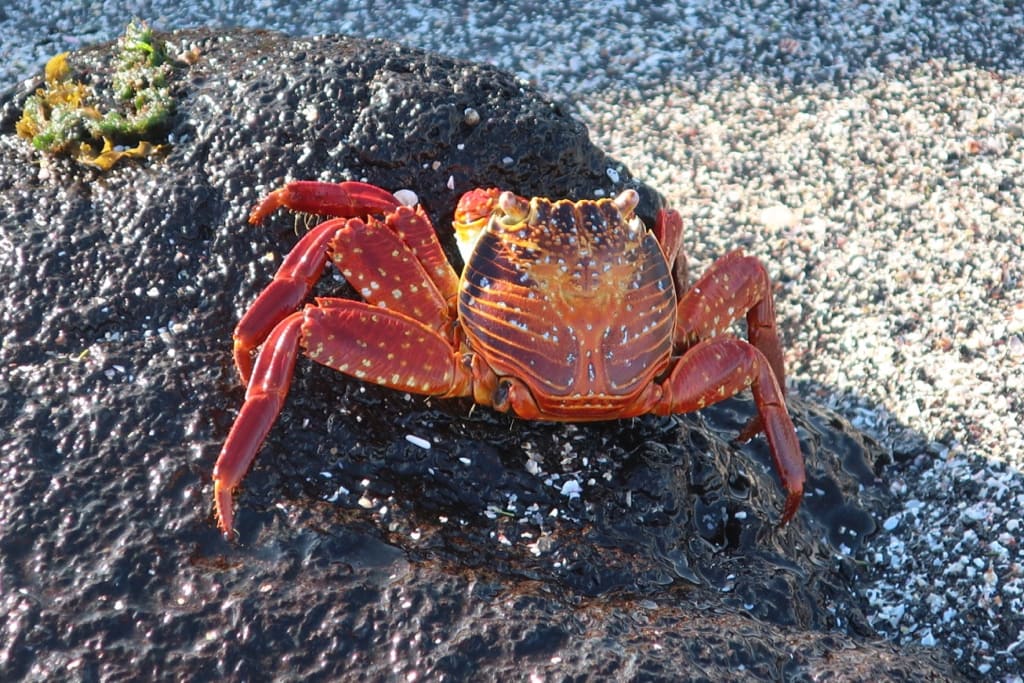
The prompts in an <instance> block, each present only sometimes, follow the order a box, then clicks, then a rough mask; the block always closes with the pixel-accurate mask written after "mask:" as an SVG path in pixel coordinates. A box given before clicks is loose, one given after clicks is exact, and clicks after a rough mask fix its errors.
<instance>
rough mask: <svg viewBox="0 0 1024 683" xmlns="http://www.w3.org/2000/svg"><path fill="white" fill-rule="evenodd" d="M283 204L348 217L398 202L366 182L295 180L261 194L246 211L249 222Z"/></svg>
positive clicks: (387, 208) (382, 209)
mask: <svg viewBox="0 0 1024 683" xmlns="http://www.w3.org/2000/svg"><path fill="white" fill-rule="evenodd" d="M282 206H283V207H286V208H289V209H292V210H293V211H303V212H305V213H315V214H320V215H323V216H338V217H341V218H351V217H353V216H365V215H368V214H371V213H386V212H389V211H393V210H394V209H397V208H398V207H399V206H401V203H400V202H399V201H398V200H397V199H395V196H394V195H393V194H391V193H390V192H388V191H387V190H385V189H383V188H380V187H377V186H376V185H370V184H369V183H360V182H355V181H348V182H343V183H325V182H319V181H316V180H296V181H293V182H290V183H288V184H287V185H284V186H283V187H280V188H278V189H276V190H274V191H273V192H271V193H270V194H268V195H267V196H266V197H264V198H263V201H261V202H260V203H259V204H258V205H257V206H256V208H254V209H253V210H252V213H250V214H249V222H250V223H252V224H253V225H258V224H259V223H262V222H263V220H264V219H266V217H267V216H269V215H270V214H272V213H274V211H276V210H277V209H279V208H280V207H282Z"/></svg>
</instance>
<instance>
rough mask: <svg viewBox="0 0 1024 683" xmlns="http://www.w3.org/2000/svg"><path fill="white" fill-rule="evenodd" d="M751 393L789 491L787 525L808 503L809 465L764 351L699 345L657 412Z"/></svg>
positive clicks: (719, 343)
mask: <svg viewBox="0 0 1024 683" xmlns="http://www.w3.org/2000/svg"><path fill="white" fill-rule="evenodd" d="M747 387H750V388H751V390H752V392H753V394H754V402H755V404H756V405H757V412H758V416H759V418H760V419H759V421H760V423H761V424H763V425H764V432H765V435H766V436H767V437H768V447H769V449H770V450H771V454H772V461H773V463H774V465H775V470H776V471H777V472H778V473H779V479H780V480H781V481H782V487H783V488H784V489H785V490H786V503H785V505H784V507H783V513H782V524H785V523H787V522H788V521H789V520H791V519H792V518H793V516H794V515H795V514H796V511H797V508H799V507H800V499H801V498H802V497H803V490H804V477H805V475H804V460H803V455H802V454H801V452H800V442H799V441H798V439H797V436H796V429H795V428H794V427H793V421H792V420H791V419H790V418H789V413H788V411H787V410H786V402H785V397H784V395H783V393H782V389H781V388H780V387H779V384H778V382H777V381H776V379H775V373H774V372H773V370H772V368H771V366H770V364H769V362H768V359H767V358H765V356H764V354H763V353H761V351H760V350H758V349H757V348H756V347H755V346H753V345H752V344H749V343H747V342H744V341H742V340H739V339H736V338H734V337H715V338H712V339H708V340H705V341H702V342H699V343H697V344H696V345H695V346H693V347H692V348H690V349H689V350H688V351H687V352H686V353H685V354H683V355H682V356H681V357H680V358H679V359H678V360H677V362H676V364H675V366H674V367H673V368H672V370H671V372H670V373H669V376H668V377H667V378H666V379H665V381H664V382H663V383H662V384H661V389H662V397H661V400H660V401H659V403H658V404H656V405H655V406H654V409H653V410H652V412H654V413H657V414H659V415H671V414H673V413H685V412H691V411H695V410H700V409H701V408H704V407H706V406H709V405H711V404H713V403H718V402H719V401H722V400H725V399H727V398H729V397H731V396H735V395H736V394H738V393H739V392H741V391H743V390H744V389H746V388H747Z"/></svg>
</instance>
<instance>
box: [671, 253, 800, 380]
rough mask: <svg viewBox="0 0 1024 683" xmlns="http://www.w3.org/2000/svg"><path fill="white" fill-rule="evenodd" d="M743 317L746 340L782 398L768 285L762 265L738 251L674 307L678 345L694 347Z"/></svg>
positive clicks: (716, 265) (781, 373)
mask: <svg viewBox="0 0 1024 683" xmlns="http://www.w3.org/2000/svg"><path fill="white" fill-rule="evenodd" d="M741 315H746V318H747V338H748V339H749V340H750V343H751V344H753V345H754V346H756V347H757V350H758V351H760V352H761V353H763V354H764V355H765V357H766V358H767V359H768V363H769V364H770V365H771V368H772V371H773V372H774V373H775V379H777V380H778V383H779V388H780V389H782V391H783V392H785V388H786V371H785V364H784V362H783V359H782V345H781V344H780V343H779V331H778V328H777V327H776V325H775V304H774V303H773V302H772V290H771V281H770V280H769V278H768V271H767V270H765V267H764V265H763V264H762V263H761V262H760V261H758V260H757V259H756V258H754V257H753V256H744V255H743V252H741V251H739V250H736V251H732V252H729V253H728V254H726V255H725V256H723V257H722V258H720V259H718V260H717V261H715V262H714V263H712V264H711V267H710V268H708V269H707V271H706V272H705V273H704V274H703V275H702V276H701V277H700V279H698V280H697V282H695V283H694V284H693V287H691V288H690V289H688V290H687V291H686V293H685V294H684V295H683V297H682V298H681V299H680V300H679V305H678V306H677V307H676V332H675V334H676V336H675V338H676V343H677V344H679V343H682V344H684V345H688V344H693V343H695V342H697V341H699V340H701V339H708V338H710V337H714V336H715V335H718V334H721V333H722V332H724V331H725V330H727V329H728V328H729V327H730V326H731V325H732V324H733V322H735V321H736V320H738V319H739V317H740V316H741Z"/></svg>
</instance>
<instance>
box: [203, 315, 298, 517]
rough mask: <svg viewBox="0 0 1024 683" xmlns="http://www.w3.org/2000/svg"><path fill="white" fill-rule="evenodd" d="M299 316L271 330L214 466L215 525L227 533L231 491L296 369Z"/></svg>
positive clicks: (265, 432)
mask: <svg viewBox="0 0 1024 683" xmlns="http://www.w3.org/2000/svg"><path fill="white" fill-rule="evenodd" d="M302 317H303V316H302V313H292V314H291V315H290V316H288V317H286V318H285V319H284V320H282V321H281V322H280V323H278V324H277V326H276V327H274V329H273V331H272V332H271V333H270V337H269V338H268V339H267V342H266V344H264V345H263V348H262V349H261V350H260V354H259V357H258V358H257V359H256V366H255V368H253V372H252V381H250V382H249V383H248V386H247V388H246V390H245V403H243V404H242V408H241V410H240V411H239V412H238V417H236V418H235V423H234V424H233V425H231V431H230V432H229V433H228V438H227V441H225V442H224V446H223V448H221V451H220V455H218V456H217V464H216V465H214V467H213V496H214V504H215V507H216V512H217V525H218V526H219V527H220V528H221V530H222V531H223V532H224V533H226V534H230V533H231V532H232V529H233V528H234V526H233V525H234V515H233V513H232V504H231V492H232V491H233V490H234V489H235V487H236V486H238V483H239V482H240V481H241V480H242V477H244V476H245V473H246V472H247V471H248V470H249V466H250V465H251V464H252V460H253V458H254V457H255V456H256V451H257V450H259V447H260V444H262V443H263V439H265V438H266V436H267V432H269V431H270V427H271V426H273V424H274V421H275V420H276V419H277V416H278V414H279V413H280V412H281V406H282V405H284V399H285V396H287V394H288V387H289V386H290V385H291V382H292V372H293V371H294V369H295V355H296V350H297V348H298V344H299V335H300V334H301V325H302Z"/></svg>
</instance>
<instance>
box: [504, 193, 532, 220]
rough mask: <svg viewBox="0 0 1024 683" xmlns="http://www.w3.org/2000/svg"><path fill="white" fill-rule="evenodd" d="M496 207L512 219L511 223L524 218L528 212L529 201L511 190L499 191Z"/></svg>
mask: <svg viewBox="0 0 1024 683" xmlns="http://www.w3.org/2000/svg"><path fill="white" fill-rule="evenodd" d="M498 208H499V209H501V210H502V211H503V212H504V213H505V215H506V216H508V217H509V218H510V219H512V222H513V223H519V222H521V221H524V220H526V217H527V216H528V215H529V214H530V202H528V201H526V200H525V199H523V198H522V197H519V196H517V195H515V194H513V193H511V192H502V193H501V196H499V197H498Z"/></svg>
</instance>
